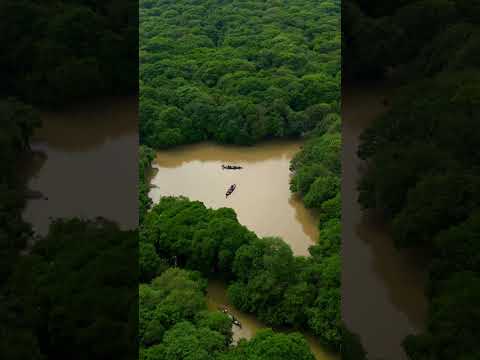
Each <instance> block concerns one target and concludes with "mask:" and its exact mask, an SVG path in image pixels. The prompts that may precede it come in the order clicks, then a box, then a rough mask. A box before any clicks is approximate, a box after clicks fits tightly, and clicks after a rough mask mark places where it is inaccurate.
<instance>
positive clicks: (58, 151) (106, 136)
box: [23, 97, 138, 235]
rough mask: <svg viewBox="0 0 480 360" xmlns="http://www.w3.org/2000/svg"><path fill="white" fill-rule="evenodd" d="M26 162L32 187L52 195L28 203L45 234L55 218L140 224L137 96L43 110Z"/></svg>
mask: <svg viewBox="0 0 480 360" xmlns="http://www.w3.org/2000/svg"><path fill="white" fill-rule="evenodd" d="M41 118H42V127H41V128H40V129H38V130H37V131H36V132H35V134H34V137H33V139H32V149H33V151H34V156H33V158H32V159H30V160H29V161H28V163H27V164H26V165H25V166H24V169H23V171H25V175H26V178H27V187H28V188H29V189H31V190H33V191H38V192H40V193H42V194H43V196H44V197H46V198H47V199H45V198H43V199H31V200H28V201H27V204H26V207H25V209H24V212H23V216H24V219H25V220H26V221H27V222H30V223H31V224H32V225H33V228H34V230H35V231H36V232H37V233H38V234H40V235H45V234H46V232H47V231H48V227H49V224H50V222H51V218H60V217H61V218H64V217H67V218H68V217H81V218H95V217H97V216H101V217H104V218H107V219H109V220H113V221H115V222H117V223H118V224H119V225H120V227H121V228H123V229H130V228H134V227H136V226H137V223H138V205H137V202H138V195H137V190H136V189H137V181H138V176H137V171H138V170H137V169H138V165H137V162H138V160H137V158H138V156H137V154H138V130H137V127H138V125H137V124H138V115H137V99H136V98H135V97H117V98H109V99H103V100H100V101H93V102H89V103H84V104H79V105H75V106H73V107H71V108H67V109H65V110H62V111H57V112H42V113H41Z"/></svg>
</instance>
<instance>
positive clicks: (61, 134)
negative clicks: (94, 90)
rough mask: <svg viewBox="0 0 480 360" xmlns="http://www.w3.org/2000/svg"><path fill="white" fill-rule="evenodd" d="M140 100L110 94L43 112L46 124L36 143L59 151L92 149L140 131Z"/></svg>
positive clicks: (36, 136)
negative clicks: (105, 97)
mask: <svg viewBox="0 0 480 360" xmlns="http://www.w3.org/2000/svg"><path fill="white" fill-rule="evenodd" d="M136 106H137V100H136V99H135V98H133V97H118V98H107V99H102V100H96V101H91V102H87V103H84V104H81V105H75V106H73V107H71V108H69V109H68V110H62V111H57V112H43V113H42V122H43V126H42V128H40V129H39V130H38V131H36V133H35V135H34V138H33V140H32V142H33V143H37V144H38V143H46V144H48V147H49V148H52V149H55V150H58V151H72V152H73V151H75V152H78V151H89V150H94V149H95V148H96V147H99V146H102V145H104V144H105V143H106V142H109V141H113V140H114V139H117V138H120V137H124V136H132V135H134V134H136V133H137V122H136V117H137V113H136V111H137V110H136V109H137V107H136Z"/></svg>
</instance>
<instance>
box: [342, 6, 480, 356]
mask: <svg viewBox="0 0 480 360" xmlns="http://www.w3.org/2000/svg"><path fill="white" fill-rule="evenodd" d="M343 5H344V11H343V14H344V16H343V20H342V21H343V24H344V26H343V36H344V39H345V41H344V42H343V46H344V50H345V52H344V54H345V62H344V64H343V65H344V70H345V72H346V73H347V74H348V77H349V79H350V80H355V79H356V80H358V79H372V78H382V77H383V78H386V77H388V75H391V76H393V77H394V79H395V81H398V82H399V86H398V88H397V89H396V91H395V94H394V95H393V96H392V99H389V109H388V111H387V112H386V114H384V115H383V116H381V117H380V118H379V119H377V120H376V121H375V122H374V123H373V124H372V126H371V128H369V129H367V130H366V131H365V132H364V133H363V135H362V137H361V145H360V149H359V156H360V157H361V158H362V159H364V160H367V161H368V162H369V165H370V166H369V169H368V171H367V172H366V174H365V176H364V177H363V179H362V181H361V183H360V184H359V190H360V198H359V201H360V203H361V204H362V205H363V206H364V207H366V208H377V209H381V210H383V211H384V213H385V214H386V216H387V218H388V220H390V222H391V224H392V235H393V238H394V240H395V242H396V244H397V245H398V246H399V247H413V248H423V249H427V250H428V252H429V253H431V259H430V266H429V282H428V288H427V295H428V298H429V300H430V309H429V317H428V323H427V329H426V331H425V332H424V333H423V334H420V335H417V336H414V335H411V336H409V337H408V338H407V339H406V340H405V342H404V347H405V350H406V352H407V354H408V356H409V357H410V359H413V360H427V359H453V358H455V359H474V358H477V357H478V354H479V353H480V347H479V343H478V341H476V340H474V339H475V338H477V337H478V322H479V321H480V318H479V311H478V309H479V306H478V304H479V300H480V286H479V284H480V282H479V274H480V267H479V264H480V262H479V260H478V249H479V246H480V227H479V216H478V214H479V211H480V193H479V189H480V157H479V152H478V143H479V142H480V128H479V121H478V120H479V115H480V111H479V104H480V102H479V99H480V97H479V94H480V86H479V84H480V62H479V59H480V57H479V55H480V42H479V40H478V39H479V36H478V35H479V34H480V27H479V24H480V12H479V9H480V7H479V6H478V1H465V0H438V1H437V0H405V1H402V2H397V3H392V2H390V3H385V2H379V1H373V2H371V1H363V0H358V1H354V0H348V1H345V2H344V3H343Z"/></svg>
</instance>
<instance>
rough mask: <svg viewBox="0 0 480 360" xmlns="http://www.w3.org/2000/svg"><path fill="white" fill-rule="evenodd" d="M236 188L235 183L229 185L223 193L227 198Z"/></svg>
mask: <svg viewBox="0 0 480 360" xmlns="http://www.w3.org/2000/svg"><path fill="white" fill-rule="evenodd" d="M236 188H237V185H236V184H233V185H230V187H229V188H228V190H227V193H226V194H225V197H227V198H228V197H229V196H230V195H232V193H233V192H234V191H235V189H236Z"/></svg>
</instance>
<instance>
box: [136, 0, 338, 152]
mask: <svg viewBox="0 0 480 360" xmlns="http://www.w3.org/2000/svg"><path fill="white" fill-rule="evenodd" d="M339 20H340V2H339V1H338V0H328V1H324V0H322V1H320V0H314V1H305V0H294V1H288V2H281V3H280V2H278V1H274V0H268V1H265V2H260V3H259V2H255V1H237V0H227V1H217V0H205V1H197V2H192V1H186V0H182V1H175V2H171V1H168V2H153V1H141V2H140V45H141V46H140V141H141V143H143V144H146V145H149V146H151V147H153V148H166V147H170V146H174V145H178V144H183V143H192V142H197V141H202V140H206V139H212V140H215V141H218V142H222V143H233V144H243V145H248V144H253V143H255V142H257V141H260V140H262V139H268V138H285V137H291V136H300V135H302V134H303V133H305V132H308V131H311V130H313V129H315V127H316V126H317V125H320V124H323V123H325V121H326V120H325V116H326V115H327V114H328V113H330V112H336V109H337V107H338V99H339V96H340V95H339V94H340V35H339V28H340V26H339Z"/></svg>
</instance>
